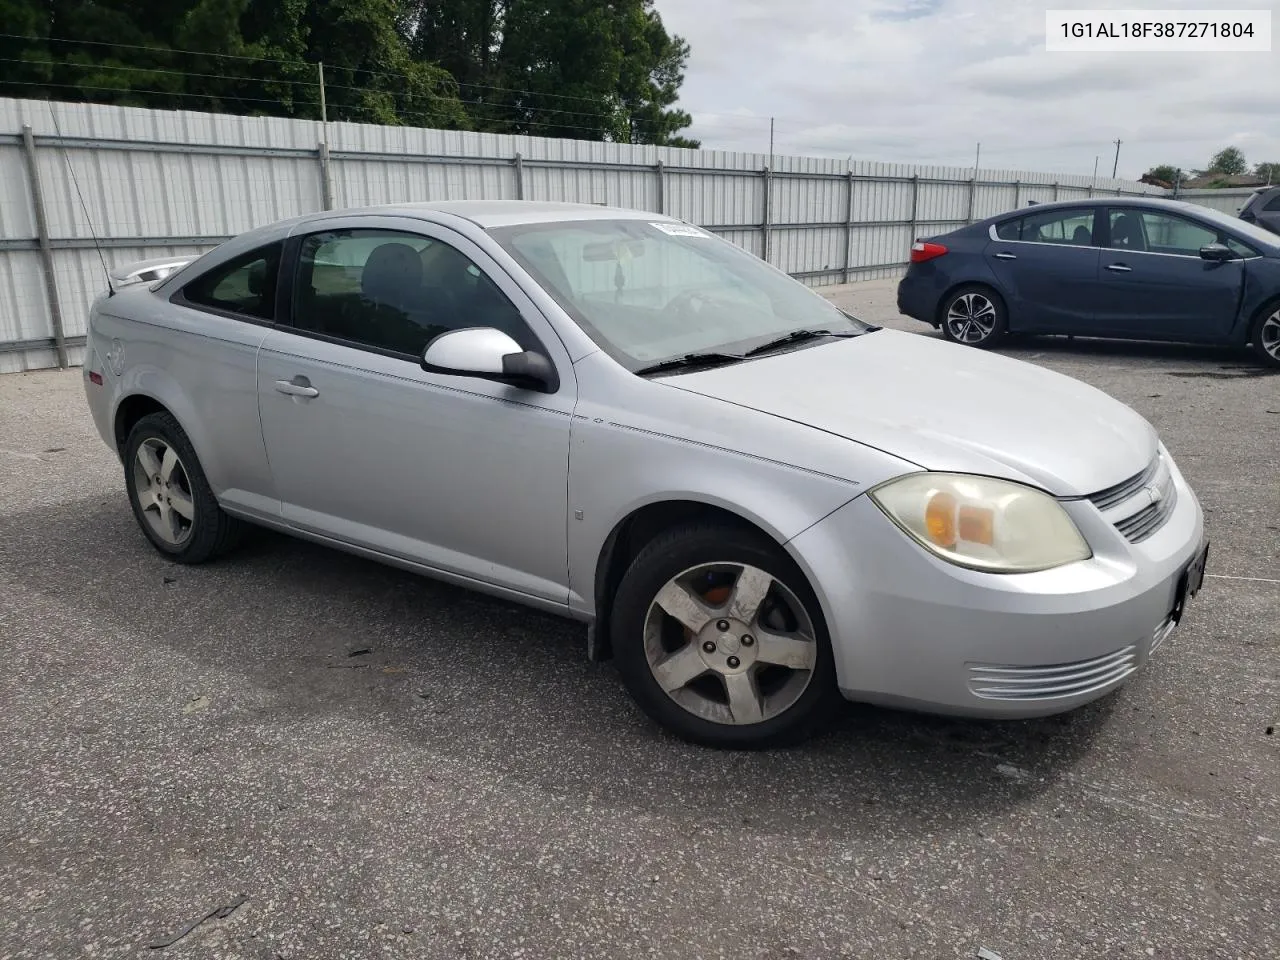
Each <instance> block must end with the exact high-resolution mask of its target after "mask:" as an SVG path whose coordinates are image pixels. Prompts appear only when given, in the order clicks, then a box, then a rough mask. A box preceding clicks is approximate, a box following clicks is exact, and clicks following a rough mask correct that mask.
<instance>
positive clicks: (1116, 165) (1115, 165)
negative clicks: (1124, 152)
mask: <svg viewBox="0 0 1280 960" xmlns="http://www.w3.org/2000/svg"><path fill="white" fill-rule="evenodd" d="M1119 169H1120V141H1119V140H1116V162H1115V163H1113V164H1112V165H1111V179H1112V180H1114V179H1115V178H1116V171H1117V170H1119Z"/></svg>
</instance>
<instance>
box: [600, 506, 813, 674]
mask: <svg viewBox="0 0 1280 960" xmlns="http://www.w3.org/2000/svg"><path fill="white" fill-rule="evenodd" d="M699 521H701V522H707V523H722V524H725V525H726V526H732V527H737V528H739V529H742V530H746V531H749V532H751V533H754V534H756V535H758V536H760V537H761V538H763V539H766V540H768V541H769V542H770V543H772V544H773V545H774V546H775V547H777V548H778V549H779V550H781V551H782V552H783V553H785V554H786V555H787V556H788V557H791V559H792V560H793V561H795V560H796V558H795V557H794V556H792V552H791V550H789V549H788V548H787V539H786V538H785V537H783V536H782V534H781V532H780V531H778V530H777V529H775V528H773V526H772V524H770V523H768V521H766V520H765V519H764V518H762V517H758V516H754V515H753V514H751V512H750V511H747V510H744V509H742V508H741V507H739V506H737V505H734V506H732V507H730V506H729V505H726V504H719V503H714V502H712V501H711V500H709V499H698V498H695V497H691V496H688V495H682V496H671V497H665V498H662V499H656V500H653V501H651V502H648V503H645V504H641V505H639V506H636V507H635V508H633V509H632V510H631V511H630V512H629V513H627V514H626V515H625V516H624V517H622V518H621V519H620V520H619V521H618V522H617V523H615V524H614V526H613V528H612V529H611V530H610V531H609V534H608V536H606V537H605V540H604V543H603V544H602V546H601V548H600V552H599V554H598V556H597V558H596V568H595V578H594V583H593V593H594V596H593V600H594V604H593V606H594V609H595V618H594V620H593V622H592V625H591V628H590V643H589V645H588V649H589V655H590V657H591V659H592V660H596V661H601V660H608V659H610V657H612V655H613V652H612V646H611V643H610V638H609V619H610V614H611V612H612V603H613V597H614V594H615V593H616V591H617V588H618V585H619V584H620V583H621V582H622V577H623V575H624V574H626V572H627V569H628V568H629V567H630V566H631V562H632V561H633V560H634V559H635V557H636V555H637V554H638V553H639V552H640V551H641V550H643V549H644V547H645V546H646V545H647V544H648V543H650V542H651V541H652V540H653V539H654V538H655V537H657V536H659V535H660V534H662V533H663V532H665V531H667V530H670V529H671V528H672V527H674V526H679V525H681V524H686V523H693V522H699ZM798 566H799V567H800V570H801V573H802V574H803V575H804V576H805V577H806V579H807V580H810V581H811V578H810V577H809V575H808V572H807V571H806V570H805V567H804V565H803V564H798ZM809 586H810V588H813V587H814V584H813V583H812V582H810V583H809ZM815 592H816V591H815Z"/></svg>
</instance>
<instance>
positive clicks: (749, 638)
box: [742, 633, 756, 647]
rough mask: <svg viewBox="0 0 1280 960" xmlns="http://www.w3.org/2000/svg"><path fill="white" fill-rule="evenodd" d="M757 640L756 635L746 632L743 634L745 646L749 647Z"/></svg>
mask: <svg viewBox="0 0 1280 960" xmlns="http://www.w3.org/2000/svg"><path fill="white" fill-rule="evenodd" d="M755 642H756V638H755V637H753V636H752V635H751V634H749V633H744V634H743V635H742V645H743V646H744V647H749V646H751V645H752V644H753V643H755Z"/></svg>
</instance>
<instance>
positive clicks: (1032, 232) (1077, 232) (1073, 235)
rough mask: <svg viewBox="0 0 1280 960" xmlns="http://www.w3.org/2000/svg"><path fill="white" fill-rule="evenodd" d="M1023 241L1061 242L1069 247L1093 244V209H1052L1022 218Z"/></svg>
mask: <svg viewBox="0 0 1280 960" xmlns="http://www.w3.org/2000/svg"><path fill="white" fill-rule="evenodd" d="M1020 239H1021V240H1023V241H1030V242H1032V243H1060V244H1062V245H1063V246H1068V247H1088V246H1091V245H1092V244H1093V210H1092V209H1091V208H1090V209H1084V210H1079V209H1076V210H1050V211H1047V212H1045V213H1038V214H1031V215H1029V216H1026V217H1023V218H1022V236H1021V237H1020Z"/></svg>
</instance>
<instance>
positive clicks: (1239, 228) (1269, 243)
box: [1187, 204, 1280, 253]
mask: <svg viewBox="0 0 1280 960" xmlns="http://www.w3.org/2000/svg"><path fill="white" fill-rule="evenodd" d="M1187 206H1188V207H1190V208H1191V209H1190V210H1189V211H1188V212H1189V213H1194V214H1195V215H1196V216H1198V217H1200V218H1201V219H1203V220H1211V221H1212V222H1214V223H1216V224H1218V225H1219V226H1222V227H1227V228H1228V229H1230V230H1232V231H1233V232H1235V233H1236V234H1237V235H1238V236H1241V237H1243V238H1244V239H1246V240H1251V241H1253V242H1254V243H1257V244H1261V245H1262V247H1263V248H1264V249H1267V250H1270V251H1272V253H1274V252H1275V249H1276V247H1277V246H1280V237H1277V236H1276V235H1275V234H1274V233H1272V232H1271V231H1269V230H1266V229H1264V228H1263V227H1259V226H1257V225H1256V224H1252V223H1250V222H1249V221H1248V220H1241V219H1240V218H1239V217H1233V216H1231V214H1229V213H1223V212H1222V211H1221V210H1214V209H1213V208H1212V207H1201V206H1199V205H1196V204H1187Z"/></svg>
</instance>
